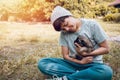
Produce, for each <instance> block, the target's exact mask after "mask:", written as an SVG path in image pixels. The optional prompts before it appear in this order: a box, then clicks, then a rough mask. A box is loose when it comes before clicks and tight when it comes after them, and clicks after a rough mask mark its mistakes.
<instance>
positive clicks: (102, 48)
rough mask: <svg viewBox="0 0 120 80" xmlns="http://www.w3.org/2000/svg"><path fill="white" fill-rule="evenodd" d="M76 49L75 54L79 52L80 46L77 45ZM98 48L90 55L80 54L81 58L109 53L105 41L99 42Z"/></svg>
mask: <svg viewBox="0 0 120 80" xmlns="http://www.w3.org/2000/svg"><path fill="white" fill-rule="evenodd" d="M77 46H78V47H76V50H77V52H78V53H79V50H80V48H81V47H80V46H79V45H77ZM99 46H100V47H99V48H98V49H96V50H94V51H92V52H90V53H87V52H83V53H80V54H81V55H82V56H97V55H103V54H107V53H109V46H108V43H107V40H105V41H103V42H101V43H100V44H99Z"/></svg>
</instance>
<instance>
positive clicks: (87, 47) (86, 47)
mask: <svg viewBox="0 0 120 80" xmlns="http://www.w3.org/2000/svg"><path fill="white" fill-rule="evenodd" d="M74 43H78V44H79V45H80V46H81V49H80V53H82V52H87V53H90V52H91V51H93V49H94V46H93V44H92V42H91V40H90V39H89V37H88V36H83V35H79V36H78V37H77V38H76V40H75V41H74ZM76 47H77V46H76ZM80 53H76V54H74V55H72V57H73V58H76V59H79V60H81V59H82V58H83V56H82V55H81V54H80Z"/></svg>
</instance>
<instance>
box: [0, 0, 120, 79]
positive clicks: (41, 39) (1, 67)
mask: <svg viewBox="0 0 120 80" xmlns="http://www.w3.org/2000/svg"><path fill="white" fill-rule="evenodd" d="M113 1H114V0H0V80H44V77H45V75H43V74H42V73H41V72H40V71H39V70H38V68H37V63H38V61H39V59H41V58H44V57H58V58H62V55H61V49H60V46H59V44H58V40H59V32H56V31H55V30H54V29H53V27H52V25H51V23H50V15H51V12H52V10H53V8H54V7H55V6H57V5H60V6H63V7H65V8H66V9H68V10H70V11H71V12H72V13H73V15H74V16H75V17H77V18H91V19H95V20H97V21H98V22H99V23H100V24H101V26H102V27H103V29H104V30H105V32H106V34H107V35H108V36H109V39H108V43H109V46H110V53H109V54H107V55H104V58H103V59H104V62H105V63H106V64H108V65H109V66H111V67H112V69H113V71H114V74H113V80H120V58H119V57H120V8H115V7H114V6H108V5H109V4H110V3H111V2H113Z"/></svg>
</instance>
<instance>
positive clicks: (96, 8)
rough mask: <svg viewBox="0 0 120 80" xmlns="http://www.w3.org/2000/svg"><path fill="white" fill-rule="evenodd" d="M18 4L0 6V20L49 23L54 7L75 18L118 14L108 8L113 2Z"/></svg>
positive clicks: (28, 0) (34, 0)
mask: <svg viewBox="0 0 120 80" xmlns="http://www.w3.org/2000/svg"><path fill="white" fill-rule="evenodd" d="M18 1H19V2H20V3H19V4H17V5H14V7H9V6H7V5H5V6H4V7H5V8H3V6H0V13H1V15H0V16H1V17H0V20H9V21H10V20H11V18H12V20H13V21H35V22H36V21H49V18H50V15H51V12H52V10H53V8H54V7H55V6H56V5H60V6H63V7H65V8H66V9H68V10H70V11H71V12H72V13H73V15H74V16H75V17H85V18H96V17H100V16H105V15H107V14H108V13H116V12H120V10H119V9H115V8H113V7H108V4H109V3H110V2H111V1H113V0H106V1H103V0H18Z"/></svg>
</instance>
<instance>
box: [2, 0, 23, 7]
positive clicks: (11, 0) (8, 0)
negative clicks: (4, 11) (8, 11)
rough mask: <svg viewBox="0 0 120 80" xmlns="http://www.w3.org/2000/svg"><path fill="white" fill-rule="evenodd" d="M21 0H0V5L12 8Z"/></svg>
mask: <svg viewBox="0 0 120 80" xmlns="http://www.w3.org/2000/svg"><path fill="white" fill-rule="evenodd" d="M20 1H21V0H0V4H3V5H5V6H13V5H16V4H18V3H19V2H20Z"/></svg>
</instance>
